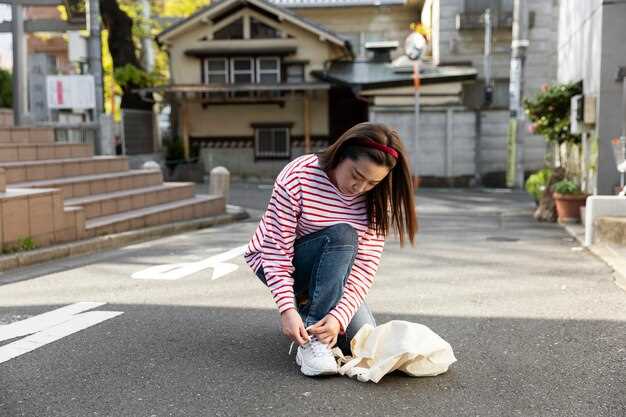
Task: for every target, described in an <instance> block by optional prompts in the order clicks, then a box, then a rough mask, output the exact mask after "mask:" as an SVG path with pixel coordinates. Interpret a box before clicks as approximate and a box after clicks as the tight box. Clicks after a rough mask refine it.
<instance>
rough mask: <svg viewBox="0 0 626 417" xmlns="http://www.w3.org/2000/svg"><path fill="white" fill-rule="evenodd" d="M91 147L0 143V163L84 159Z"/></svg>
mask: <svg viewBox="0 0 626 417" xmlns="http://www.w3.org/2000/svg"><path fill="white" fill-rule="evenodd" d="M92 155H93V146H92V145H90V144H82V143H56V144H32V143H25V144H20V143H0V162H17V161H43V160H46V159H69V158H86V157H89V156H92Z"/></svg>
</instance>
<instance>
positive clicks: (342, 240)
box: [326, 223, 358, 249]
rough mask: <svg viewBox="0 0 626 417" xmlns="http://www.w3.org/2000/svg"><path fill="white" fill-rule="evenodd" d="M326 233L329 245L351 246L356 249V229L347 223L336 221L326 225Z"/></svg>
mask: <svg viewBox="0 0 626 417" xmlns="http://www.w3.org/2000/svg"><path fill="white" fill-rule="evenodd" d="M326 235H327V237H328V239H329V244H330V245H331V246H352V247H353V248H355V249H356V247H357V245H358V236H357V233H356V230H355V229H354V227H352V226H351V225H349V224H348V223H337V224H335V225H332V226H329V227H327V228H326Z"/></svg>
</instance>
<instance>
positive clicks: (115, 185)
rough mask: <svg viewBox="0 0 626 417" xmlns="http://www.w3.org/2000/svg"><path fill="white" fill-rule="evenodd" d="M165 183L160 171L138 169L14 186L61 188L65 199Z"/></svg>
mask: <svg viewBox="0 0 626 417" xmlns="http://www.w3.org/2000/svg"><path fill="white" fill-rule="evenodd" d="M162 183H163V175H162V174H161V171H160V170H158V169H136V170H131V171H126V172H115V173H109V174H99V175H82V176H77V177H69V178H57V179H52V180H43V181H29V182H22V183H16V184H12V185H11V187H15V188H59V189H61V192H62V196H63V198H64V199H68V198H74V197H84V196H88V195H95V194H102V193H112V192H115V191H122V190H130V189H133V188H144V187H150V186H156V185H160V184H162Z"/></svg>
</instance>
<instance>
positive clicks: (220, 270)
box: [131, 245, 247, 281]
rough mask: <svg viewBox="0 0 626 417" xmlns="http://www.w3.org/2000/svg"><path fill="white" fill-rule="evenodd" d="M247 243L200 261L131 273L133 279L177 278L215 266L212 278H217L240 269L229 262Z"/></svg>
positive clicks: (239, 253)
mask: <svg viewBox="0 0 626 417" xmlns="http://www.w3.org/2000/svg"><path fill="white" fill-rule="evenodd" d="M246 247H247V245H243V246H239V247H236V248H234V249H231V250H228V251H226V252H224V253H220V254H218V255H213V256H211V257H209V258H207V259H204V260H202V261H198V262H183V263H177V264H166V265H156V266H152V267H150V268H148V269H144V270H142V271H138V272H135V273H134V274H132V275H131V278H133V279H154V280H167V281H172V280H177V279H181V278H184V277H186V276H189V275H192V274H195V273H196V272H200V271H203V270H205V269H208V268H213V275H212V276H211V280H213V281H214V280H216V279H218V278H221V277H223V276H225V275H228V274H230V273H231V272H234V271H236V270H237V269H239V265H235V264H231V263H227V262H226V261H229V260H231V259H233V258H236V257H238V256H241V255H243V253H244V252H245V250H246Z"/></svg>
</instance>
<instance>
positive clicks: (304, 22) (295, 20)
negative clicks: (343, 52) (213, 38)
mask: <svg viewBox="0 0 626 417" xmlns="http://www.w3.org/2000/svg"><path fill="white" fill-rule="evenodd" d="M246 4H250V5H254V6H256V7H258V8H260V9H262V10H264V11H266V12H269V13H271V14H274V15H276V16H277V17H279V18H280V19H282V20H286V21H288V22H290V23H292V24H294V25H296V26H299V27H301V28H303V29H305V30H308V31H309V32H313V33H315V34H316V35H318V36H319V37H320V38H321V39H324V40H328V41H330V42H332V43H334V44H336V45H339V46H342V47H345V48H348V49H350V46H349V45H350V44H349V42H348V41H347V40H346V39H344V38H343V37H341V36H340V35H338V34H337V33H335V32H333V31H331V30H330V29H328V28H326V27H324V26H322V25H320V24H318V23H314V22H311V21H310V20H308V19H304V18H302V17H300V16H297V15H296V14H294V13H293V12H291V11H290V10H287V9H285V8H284V7H281V6H278V5H276V4H272V3H269V2H267V1H265V0H221V1H217V2H215V3H213V4H211V5H209V6H206V7H202V8H200V9H198V11H196V12H195V13H193V14H192V15H191V16H189V17H188V18H186V19H184V20H181V21H179V22H176V23H174V24H173V25H171V26H170V27H168V28H167V29H165V30H163V31H162V32H161V33H159V34H158V35H157V41H158V42H163V41H165V40H167V38H169V37H171V36H173V35H175V34H176V33H177V32H179V31H180V30H183V29H184V28H186V27H189V26H190V25H193V24H195V23H197V22H201V21H203V20H205V19H211V17H215V16H218V15H220V14H223V13H224V12H226V11H228V10H229V9H231V8H236V7H238V6H240V5H246Z"/></svg>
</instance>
